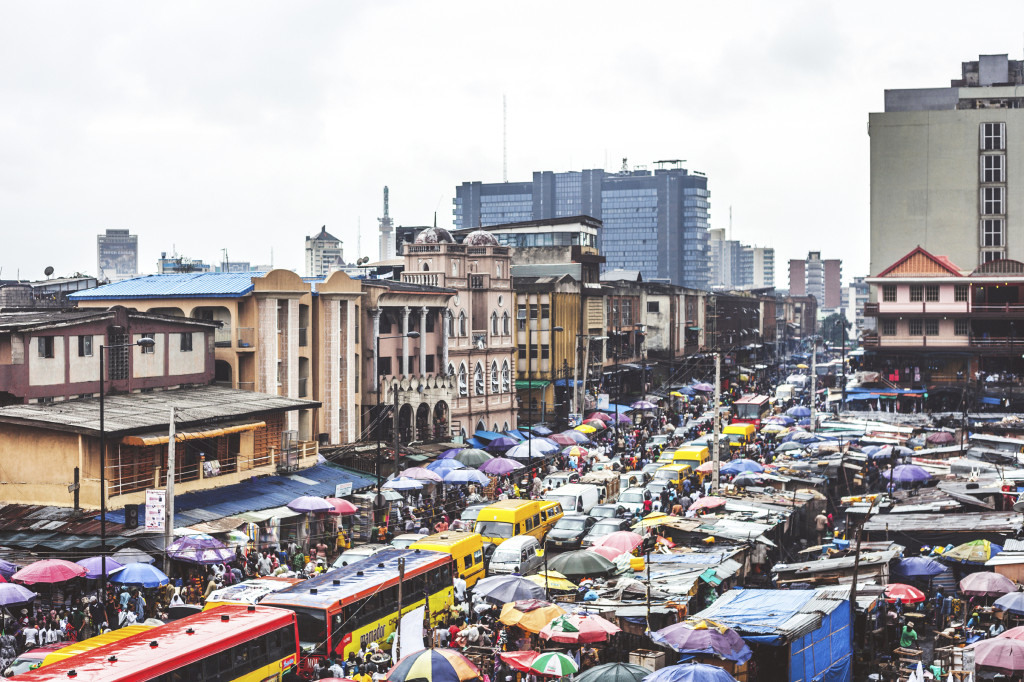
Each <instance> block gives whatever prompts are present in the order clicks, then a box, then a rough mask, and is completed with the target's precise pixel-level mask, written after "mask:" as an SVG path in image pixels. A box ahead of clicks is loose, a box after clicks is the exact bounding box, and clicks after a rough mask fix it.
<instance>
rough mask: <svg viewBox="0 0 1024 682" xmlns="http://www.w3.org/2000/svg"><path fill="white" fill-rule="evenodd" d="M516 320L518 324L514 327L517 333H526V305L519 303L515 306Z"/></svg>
mask: <svg viewBox="0 0 1024 682" xmlns="http://www.w3.org/2000/svg"><path fill="white" fill-rule="evenodd" d="M516 320H518V323H517V324H516V326H517V327H518V329H519V331H521V332H522V331H526V304H525V303H520V304H519V305H518V306H516Z"/></svg>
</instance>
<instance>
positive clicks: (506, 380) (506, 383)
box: [501, 360, 512, 430]
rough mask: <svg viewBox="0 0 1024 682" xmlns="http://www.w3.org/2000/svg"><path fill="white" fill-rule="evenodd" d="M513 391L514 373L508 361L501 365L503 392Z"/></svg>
mask: <svg viewBox="0 0 1024 682" xmlns="http://www.w3.org/2000/svg"><path fill="white" fill-rule="evenodd" d="M511 390H512V373H511V372H509V369H508V360H505V361H503V362H502V363H501V392H502V393H508V392H509V391H511ZM506 430H507V429H506Z"/></svg>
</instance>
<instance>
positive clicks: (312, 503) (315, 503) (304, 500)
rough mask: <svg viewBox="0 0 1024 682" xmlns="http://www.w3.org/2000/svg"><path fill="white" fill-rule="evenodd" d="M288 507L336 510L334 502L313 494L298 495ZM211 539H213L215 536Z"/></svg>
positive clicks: (313, 510)
mask: <svg viewBox="0 0 1024 682" xmlns="http://www.w3.org/2000/svg"><path fill="white" fill-rule="evenodd" d="M288 508H289V509H291V510H292V511H296V512H322V511H326V512H331V511H334V505H333V504H331V503H330V502H328V501H327V500H325V499H324V498H322V497H313V496H312V495H303V496H302V497H296V498H295V499H294V500H292V501H291V502H289V503H288ZM210 539H211V540H212V539H213V538H210Z"/></svg>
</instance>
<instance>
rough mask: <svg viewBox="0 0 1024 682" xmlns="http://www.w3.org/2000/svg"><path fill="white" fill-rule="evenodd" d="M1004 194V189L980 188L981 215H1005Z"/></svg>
mask: <svg viewBox="0 0 1024 682" xmlns="http://www.w3.org/2000/svg"><path fill="white" fill-rule="evenodd" d="M1005 194H1006V188H1005V187H982V188H981V214H982V215H1003V214H1004V213H1006V208H1005V206H1004V199H1005Z"/></svg>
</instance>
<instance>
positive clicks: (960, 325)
mask: <svg viewBox="0 0 1024 682" xmlns="http://www.w3.org/2000/svg"><path fill="white" fill-rule="evenodd" d="M953 333H954V334H956V335H957V336H967V335H968V334H970V333H971V323H970V322H969V321H967V320H953Z"/></svg>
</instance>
